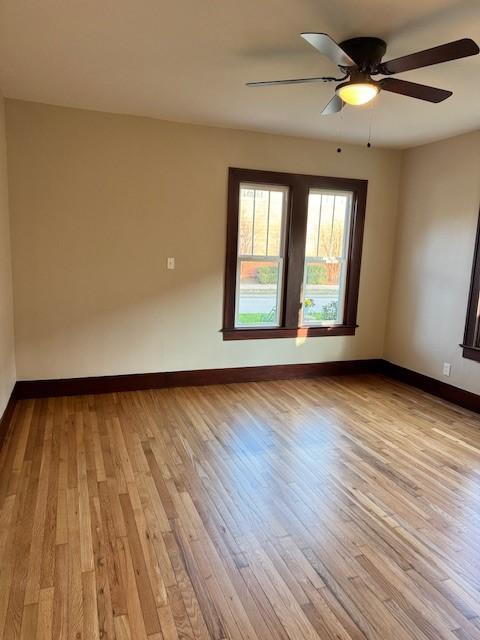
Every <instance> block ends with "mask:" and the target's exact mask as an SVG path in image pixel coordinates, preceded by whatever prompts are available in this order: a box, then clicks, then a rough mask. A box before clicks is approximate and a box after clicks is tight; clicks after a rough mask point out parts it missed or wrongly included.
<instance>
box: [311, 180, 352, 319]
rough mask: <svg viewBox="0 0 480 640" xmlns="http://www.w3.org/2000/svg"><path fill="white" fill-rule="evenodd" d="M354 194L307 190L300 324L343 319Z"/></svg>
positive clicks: (327, 190) (326, 190) (314, 189)
mask: <svg viewBox="0 0 480 640" xmlns="http://www.w3.org/2000/svg"><path fill="white" fill-rule="evenodd" d="M352 196H353V194H352V193H351V192H348V191H333V190H330V189H316V188H311V189H310V190H309V194H308V210H307V231H306V238H305V264H304V275H303V287H302V325H304V326H330V325H338V324H342V323H343V318H344V305H345V288H346V276H347V267H348V255H349V248H350V247H349V241H350V223H351V217H352V216H351V213H352V203H353V197H352Z"/></svg>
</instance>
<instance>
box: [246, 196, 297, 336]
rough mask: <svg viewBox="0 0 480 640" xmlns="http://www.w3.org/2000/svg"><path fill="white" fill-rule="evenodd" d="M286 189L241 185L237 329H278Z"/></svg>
mask: <svg viewBox="0 0 480 640" xmlns="http://www.w3.org/2000/svg"><path fill="white" fill-rule="evenodd" d="M287 197H288V188H287V187H272V186H262V185H251V184H244V185H241V186H240V202H239V225H238V267H237V274H238V286H237V304H236V321H235V325H236V326H239V327H240V326H247V327H248V326H252V325H254V326H270V327H271V326H278V325H279V322H280V315H279V310H280V304H281V290H282V282H283V245H284V226H285V225H284V218H285V208H286V202H287Z"/></svg>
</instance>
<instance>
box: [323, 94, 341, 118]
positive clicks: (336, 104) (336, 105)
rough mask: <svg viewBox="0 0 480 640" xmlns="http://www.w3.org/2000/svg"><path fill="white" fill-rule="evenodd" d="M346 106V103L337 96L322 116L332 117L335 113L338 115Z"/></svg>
mask: <svg viewBox="0 0 480 640" xmlns="http://www.w3.org/2000/svg"><path fill="white" fill-rule="evenodd" d="M344 106H345V102H344V101H343V100H342V99H341V98H340V97H339V96H337V95H334V96H333V98H332V99H331V100H330V102H329V103H328V104H327V105H326V107H325V108H324V109H323V111H322V113H321V115H322V116H330V115H332V114H333V113H338V112H339V111H341V110H342V109H343V107H344Z"/></svg>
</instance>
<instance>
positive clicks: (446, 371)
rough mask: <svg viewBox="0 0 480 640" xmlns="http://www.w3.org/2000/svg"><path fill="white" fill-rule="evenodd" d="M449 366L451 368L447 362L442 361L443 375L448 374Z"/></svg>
mask: <svg viewBox="0 0 480 640" xmlns="http://www.w3.org/2000/svg"><path fill="white" fill-rule="evenodd" d="M451 368H452V365H451V364H450V363H449V362H444V363H443V375H444V376H449V375H450V369H451Z"/></svg>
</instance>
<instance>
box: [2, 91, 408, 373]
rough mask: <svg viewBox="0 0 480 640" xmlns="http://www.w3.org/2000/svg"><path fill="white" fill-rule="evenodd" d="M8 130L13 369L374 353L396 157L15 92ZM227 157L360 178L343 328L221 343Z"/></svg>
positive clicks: (91, 369) (121, 367) (380, 326)
mask: <svg viewBox="0 0 480 640" xmlns="http://www.w3.org/2000/svg"><path fill="white" fill-rule="evenodd" d="M7 127H8V153H9V176H10V201H11V214H12V238H13V256H14V263H13V264H14V290H15V314H16V327H15V328H16V353H17V370H18V378H19V379H37V378H50V377H52V378H55V377H71V376H92V375H103V374H120V373H130V372H147V371H170V370H182V369H183V370H188V369H197V368H210V367H235V366H249V365H259V364H277V363H297V362H318V361H328V360H337V359H352V358H370V357H381V356H382V354H383V347H384V344H383V343H384V333H385V322H386V312H387V302H388V291H389V280H390V272H391V256H392V247H393V239H394V229H395V216H396V203H397V190H398V175H399V167H400V160H401V154H400V153H399V152H396V151H385V150H380V149H370V150H368V149H366V148H365V147H355V146H345V147H344V149H343V152H342V153H337V152H336V146H337V145H335V144H331V143H324V142H318V141H311V140H306V139H299V138H289V137H283V136H272V135H264V134H258V133H248V132H242V131H233V130H227V129H219V128H208V127H200V126H191V125H182V124H174V123H166V122H162V121H158V120H153V119H148V118H137V117H129V116H119V115H110V114H105V113H96V112H89V111H81V110H75V109H66V108H59V107H52V106H46V105H41V104H34V103H27V102H20V101H8V103H7ZM229 166H238V167H247V168H256V169H271V170H279V171H292V172H303V173H312V174H320V175H331V176H346V177H352V178H367V179H368V180H369V193H368V204H367V216H366V230H365V239H364V258H363V264H362V273H361V288H360V301H359V315H358V322H359V324H360V328H359V329H358V333H357V335H356V336H355V337H334V338H333V337H328V338H310V339H307V340H306V341H302V340H300V341H297V340H295V339H286V340H264V341H248V342H244V341H242V342H223V341H222V337H221V334H220V333H219V330H220V328H221V324H222V303H223V272H224V257H225V231H226V187H227V168H228V167H229ZM167 256H175V258H176V261H177V269H176V270H175V271H167V270H166V259H167Z"/></svg>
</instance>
